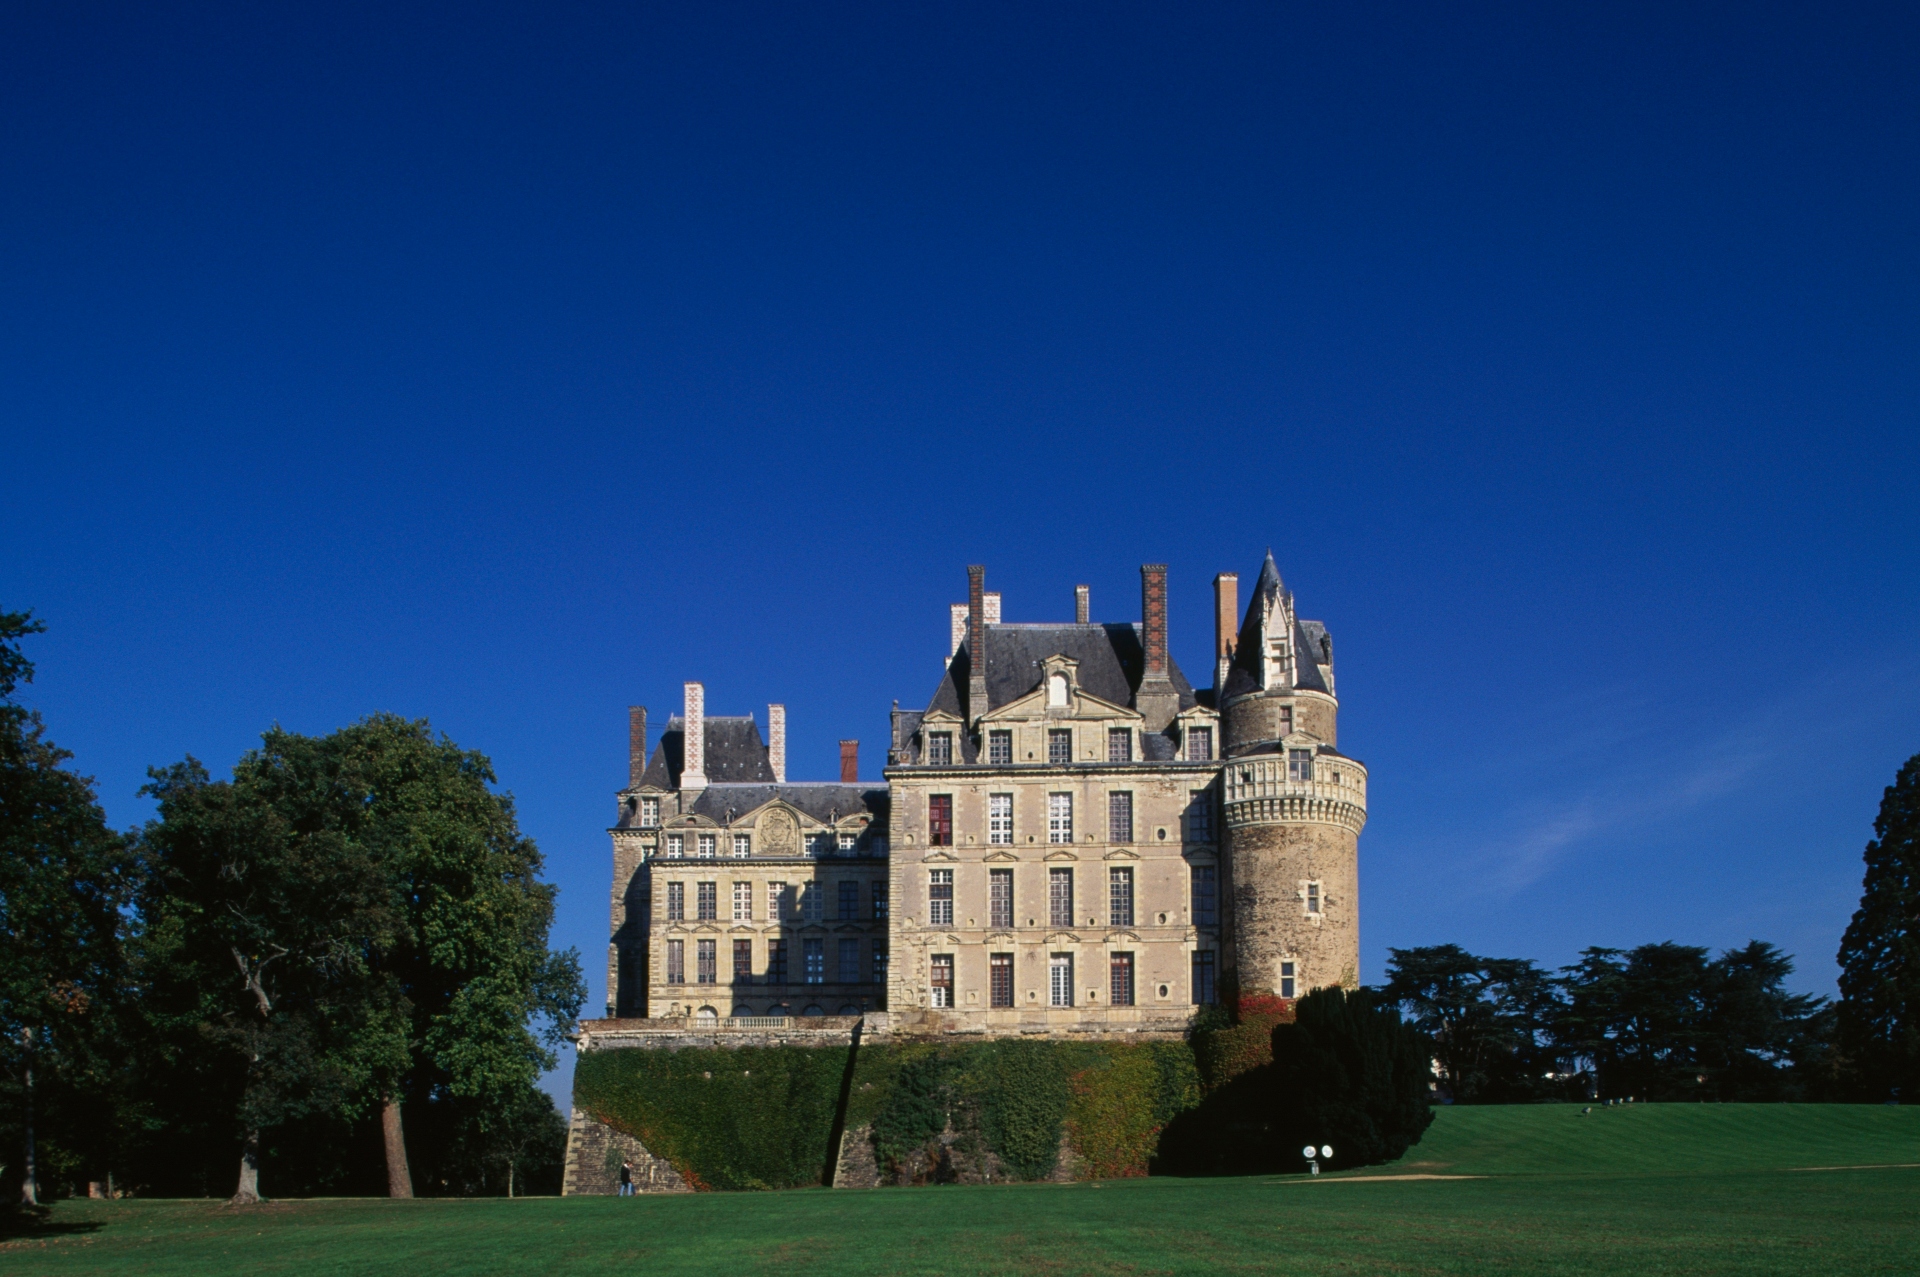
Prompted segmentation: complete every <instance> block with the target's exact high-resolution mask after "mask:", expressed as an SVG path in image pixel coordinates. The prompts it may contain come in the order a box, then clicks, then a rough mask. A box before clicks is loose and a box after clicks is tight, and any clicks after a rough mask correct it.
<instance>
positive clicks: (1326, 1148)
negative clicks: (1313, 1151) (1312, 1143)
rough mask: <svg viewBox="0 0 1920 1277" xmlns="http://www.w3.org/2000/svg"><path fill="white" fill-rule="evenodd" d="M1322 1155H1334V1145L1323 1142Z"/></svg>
mask: <svg viewBox="0 0 1920 1277" xmlns="http://www.w3.org/2000/svg"><path fill="white" fill-rule="evenodd" d="M1320 1156H1322V1157H1332V1156H1333V1145H1331V1144H1322V1145H1321V1146H1320Z"/></svg>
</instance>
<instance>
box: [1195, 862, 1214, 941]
mask: <svg viewBox="0 0 1920 1277" xmlns="http://www.w3.org/2000/svg"><path fill="white" fill-rule="evenodd" d="M1218 875H1219V871H1218V870H1217V869H1216V868H1215V867H1214V866H1212V865H1195V866H1194V867H1193V925H1194V926H1196V927H1217V926H1219V925H1220V879H1219V876H1218Z"/></svg>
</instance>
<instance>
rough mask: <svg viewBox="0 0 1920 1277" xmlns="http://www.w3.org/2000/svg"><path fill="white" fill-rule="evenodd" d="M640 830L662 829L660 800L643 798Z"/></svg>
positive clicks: (641, 801)
mask: <svg viewBox="0 0 1920 1277" xmlns="http://www.w3.org/2000/svg"><path fill="white" fill-rule="evenodd" d="M640 828H642V829H658V828H660V800H659V799H658V798H642V799H641V800H640Z"/></svg>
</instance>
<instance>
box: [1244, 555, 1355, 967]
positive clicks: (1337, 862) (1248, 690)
mask: <svg viewBox="0 0 1920 1277" xmlns="http://www.w3.org/2000/svg"><path fill="white" fill-rule="evenodd" d="M1231 648H1232V650H1231V653H1230V655H1229V657H1228V659H1227V660H1226V662H1225V663H1224V664H1225V677H1224V678H1223V679H1221V680H1219V689H1220V690H1219V697H1218V701H1217V703H1218V705H1219V707H1220V711H1221V718H1222V729H1223V730H1222V735H1223V743H1224V745H1225V763H1224V765H1223V766H1222V768H1221V778H1220V784H1221V802H1222V807H1223V809H1224V817H1225V820H1224V834H1225V839H1224V845H1225V851H1226V877H1227V881H1228V883H1229V884H1230V886H1231V896H1230V897H1229V899H1230V900H1231V902H1232V903H1231V907H1230V909H1229V911H1228V918H1229V925H1230V928H1231V935H1230V939H1229V940H1228V944H1227V951H1228V962H1229V964H1230V968H1229V969H1230V971H1231V972H1232V976H1233V980H1234V982H1235V984H1236V986H1237V988H1238V990H1239V992H1240V993H1241V994H1243V995H1244V994H1268V995H1278V996H1281V997H1299V996H1301V995H1303V994H1305V993H1307V992H1308V991H1309V990H1312V989H1318V988H1323V987H1325V986H1327V985H1334V984H1339V985H1345V986H1346V987H1348V988H1353V987H1355V986H1356V985H1358V984H1359V982H1360V846H1359V839H1360V827H1361V826H1362V825H1364V824H1366V822H1367V769H1366V768H1365V767H1364V766H1362V765H1361V764H1360V763H1358V762H1356V761H1354V760H1353V759H1351V758H1348V757H1346V756H1345V755H1343V754H1341V753H1340V752H1339V750H1338V749H1337V748H1336V746H1337V744H1338V739H1339V737H1338V731H1337V727H1336V720H1337V718H1338V715H1339V710H1340V702H1339V701H1338V700H1336V699H1335V697H1334V690H1333V689H1334V683H1333V639H1332V638H1331V637H1330V636H1329V635H1328V634H1327V630H1326V627H1325V626H1324V625H1322V624H1320V623H1319V622H1318V621H1302V620H1299V619H1298V618H1297V617H1296V616H1295V615H1294V610H1293V595H1292V593H1291V592H1289V591H1288V590H1287V588H1286V586H1285V585H1283V584H1282V583H1281V580H1280V572H1279V569H1277V568H1276V567H1274V564H1273V555H1272V554H1271V553H1269V554H1268V555H1267V561H1266V563H1265V564H1264V565H1263V566H1262V567H1261V570H1260V579H1259V581H1258V582H1257V583H1256V584H1255V585H1254V588H1253V597H1252V598H1251V599H1249V600H1248V604H1247V612H1246V619H1245V621H1244V622H1243V623H1242V624H1241V626H1240V634H1239V637H1238V639H1237V640H1236V641H1235V642H1234V643H1233V644H1232V645H1231Z"/></svg>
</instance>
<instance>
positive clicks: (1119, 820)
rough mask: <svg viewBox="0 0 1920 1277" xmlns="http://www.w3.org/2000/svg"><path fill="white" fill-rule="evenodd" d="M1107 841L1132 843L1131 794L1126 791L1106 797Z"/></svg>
mask: <svg viewBox="0 0 1920 1277" xmlns="http://www.w3.org/2000/svg"><path fill="white" fill-rule="evenodd" d="M1107 841H1108V842H1132V841H1133V794H1132V793H1131V792H1129V791H1127V790H1124V789H1123V790H1120V791H1119V792H1117V793H1112V794H1108V795H1107Z"/></svg>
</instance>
